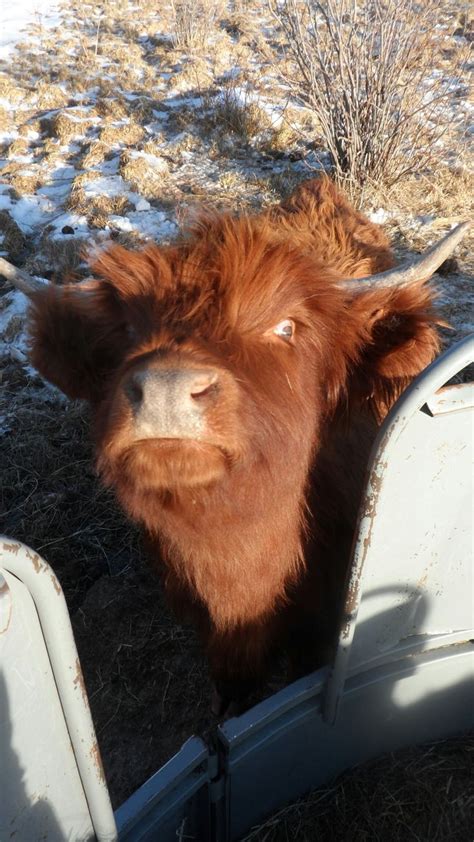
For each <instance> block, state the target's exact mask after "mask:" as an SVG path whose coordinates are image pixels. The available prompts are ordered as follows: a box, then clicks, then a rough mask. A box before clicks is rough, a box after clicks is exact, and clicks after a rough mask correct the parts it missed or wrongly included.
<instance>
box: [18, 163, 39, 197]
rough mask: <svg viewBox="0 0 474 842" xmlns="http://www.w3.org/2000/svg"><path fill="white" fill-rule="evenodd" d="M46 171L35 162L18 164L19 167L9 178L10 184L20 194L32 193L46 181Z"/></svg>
mask: <svg viewBox="0 0 474 842" xmlns="http://www.w3.org/2000/svg"><path fill="white" fill-rule="evenodd" d="M47 178H48V176H47V173H45V172H44V170H42V169H41V167H39V166H37V165H35V164H29V165H28V169H25V164H20V165H19V169H18V170H16V172H14V173H13V175H12V176H11V178H10V184H11V186H12V187H13V188H14V190H16V192H17V193H18V194H19V195H20V196H25V195H32V194H33V193H36V191H37V190H38V188H39V187H42V185H43V184H45V182H46V181H47Z"/></svg>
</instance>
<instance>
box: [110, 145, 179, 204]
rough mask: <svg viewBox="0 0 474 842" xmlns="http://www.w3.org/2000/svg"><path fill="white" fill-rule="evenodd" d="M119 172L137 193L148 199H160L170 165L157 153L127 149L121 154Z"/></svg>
mask: <svg viewBox="0 0 474 842" xmlns="http://www.w3.org/2000/svg"><path fill="white" fill-rule="evenodd" d="M119 172H120V175H121V176H122V178H124V179H125V180H126V181H128V182H129V184H130V186H131V188H132V190H134V191H135V192H136V193H139V194H140V195H141V196H144V197H145V198H146V199H159V198H160V197H161V196H162V195H163V185H164V182H165V180H166V178H167V176H168V175H169V167H168V164H167V163H166V161H165V160H164V159H163V158H160V157H157V156H155V155H142V154H140V153H139V152H129V151H125V152H122V154H121V156H120V165H119Z"/></svg>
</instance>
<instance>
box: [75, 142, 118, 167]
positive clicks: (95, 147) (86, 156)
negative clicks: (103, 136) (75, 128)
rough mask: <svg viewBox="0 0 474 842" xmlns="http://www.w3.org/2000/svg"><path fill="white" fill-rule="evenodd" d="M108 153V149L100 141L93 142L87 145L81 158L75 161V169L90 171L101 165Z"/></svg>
mask: <svg viewBox="0 0 474 842" xmlns="http://www.w3.org/2000/svg"><path fill="white" fill-rule="evenodd" d="M109 152H110V147H109V146H107V144H106V143H103V142H102V141H101V140H93V141H91V142H90V143H87V144H86V145H85V147H84V151H83V153H82V155H81V157H80V158H79V159H78V161H77V164H76V166H77V169H90V167H96V166H97V165H98V164H102V163H103V161H105V159H106V157H107V155H108V154H109Z"/></svg>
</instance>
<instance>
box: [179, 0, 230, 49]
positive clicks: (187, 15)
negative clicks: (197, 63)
mask: <svg viewBox="0 0 474 842" xmlns="http://www.w3.org/2000/svg"><path fill="white" fill-rule="evenodd" d="M221 6H222V4H221V2H220V0H171V10H172V14H173V18H174V21H173V23H174V30H173V34H172V39H173V44H174V46H175V47H176V48H177V49H180V50H189V51H190V52H194V51H195V50H202V49H204V48H205V47H206V45H207V44H208V42H209V39H210V37H211V35H212V33H213V31H214V29H215V26H216V23H217V21H218V19H219V16H220V13H221Z"/></svg>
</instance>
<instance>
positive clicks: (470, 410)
mask: <svg viewBox="0 0 474 842" xmlns="http://www.w3.org/2000/svg"><path fill="white" fill-rule="evenodd" d="M473 358H474V337H472V336H471V337H468V338H467V339H465V340H464V341H463V342H460V343H459V344H458V345H456V346H454V347H453V348H451V349H450V350H449V351H448V352H447V353H446V354H444V355H442V356H441V357H439V358H438V359H437V360H436V361H435V362H434V363H433V364H432V365H431V366H429V367H428V368H427V369H426V370H425V371H424V372H423V373H422V374H421V375H420V376H419V377H418V378H417V380H416V381H415V382H414V383H413V384H412V386H411V387H410V388H409V389H408V390H407V391H406V392H405V393H404V394H403V395H402V397H401V398H400V400H399V401H398V402H397V404H396V405H395V406H394V408H393V410H392V411H391V413H390V415H389V416H388V418H387V419H386V422H385V424H384V425H383V427H382V429H381V432H380V435H379V437H378V440H377V442H376V445H375V449H374V454H373V459H372V463H371V469H370V474H369V480H368V485H367V490H366V494H365V499H364V500H363V503H362V507H361V512H360V516H359V529H358V535H357V539H356V542H355V547H354V554H353V561H352V566H351V575H350V581H349V584H348V590H347V596H346V603H345V611H344V618H343V621H342V624H341V632H340V638H339V645H338V650H337V655H336V659H335V664H334V669H333V672H332V676H331V678H330V681H329V686H328V693H327V702H326V709H325V715H326V717H327V718H328V720H330V721H334V718H335V716H336V711H337V704H338V700H339V699H340V698H341V694H342V688H343V685H344V681H345V680H346V678H347V677H348V676H349V675H351V674H353V673H354V672H355V671H359V670H360V669H361V668H362V667H363V668H364V669H365V668H367V666H368V665H370V666H376V665H377V664H378V663H382V662H386V661H387V660H388V659H390V658H398V657H400V656H401V654H404V653H406V654H409V653H410V652H419V651H422V650H427V649H434V648H438V647H440V646H447V645H449V644H451V643H456V642H462V641H465V640H469V639H470V638H472V637H473V636H474V631H473V629H474V610H473V601H472V594H473V564H472V561H473V559H472V548H473V534H472V531H473V522H472V518H473V430H474V400H473V384H471V383H466V384H460V385H456V386H449V387H447V388H446V389H443V388H441V387H442V386H443V384H444V383H446V382H447V381H448V380H449V379H450V378H451V377H453V375H455V374H456V373H457V372H458V371H460V370H462V369H463V368H464V367H465V366H466V365H468V364H469V363H470V362H471V361H472V360H473Z"/></svg>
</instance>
